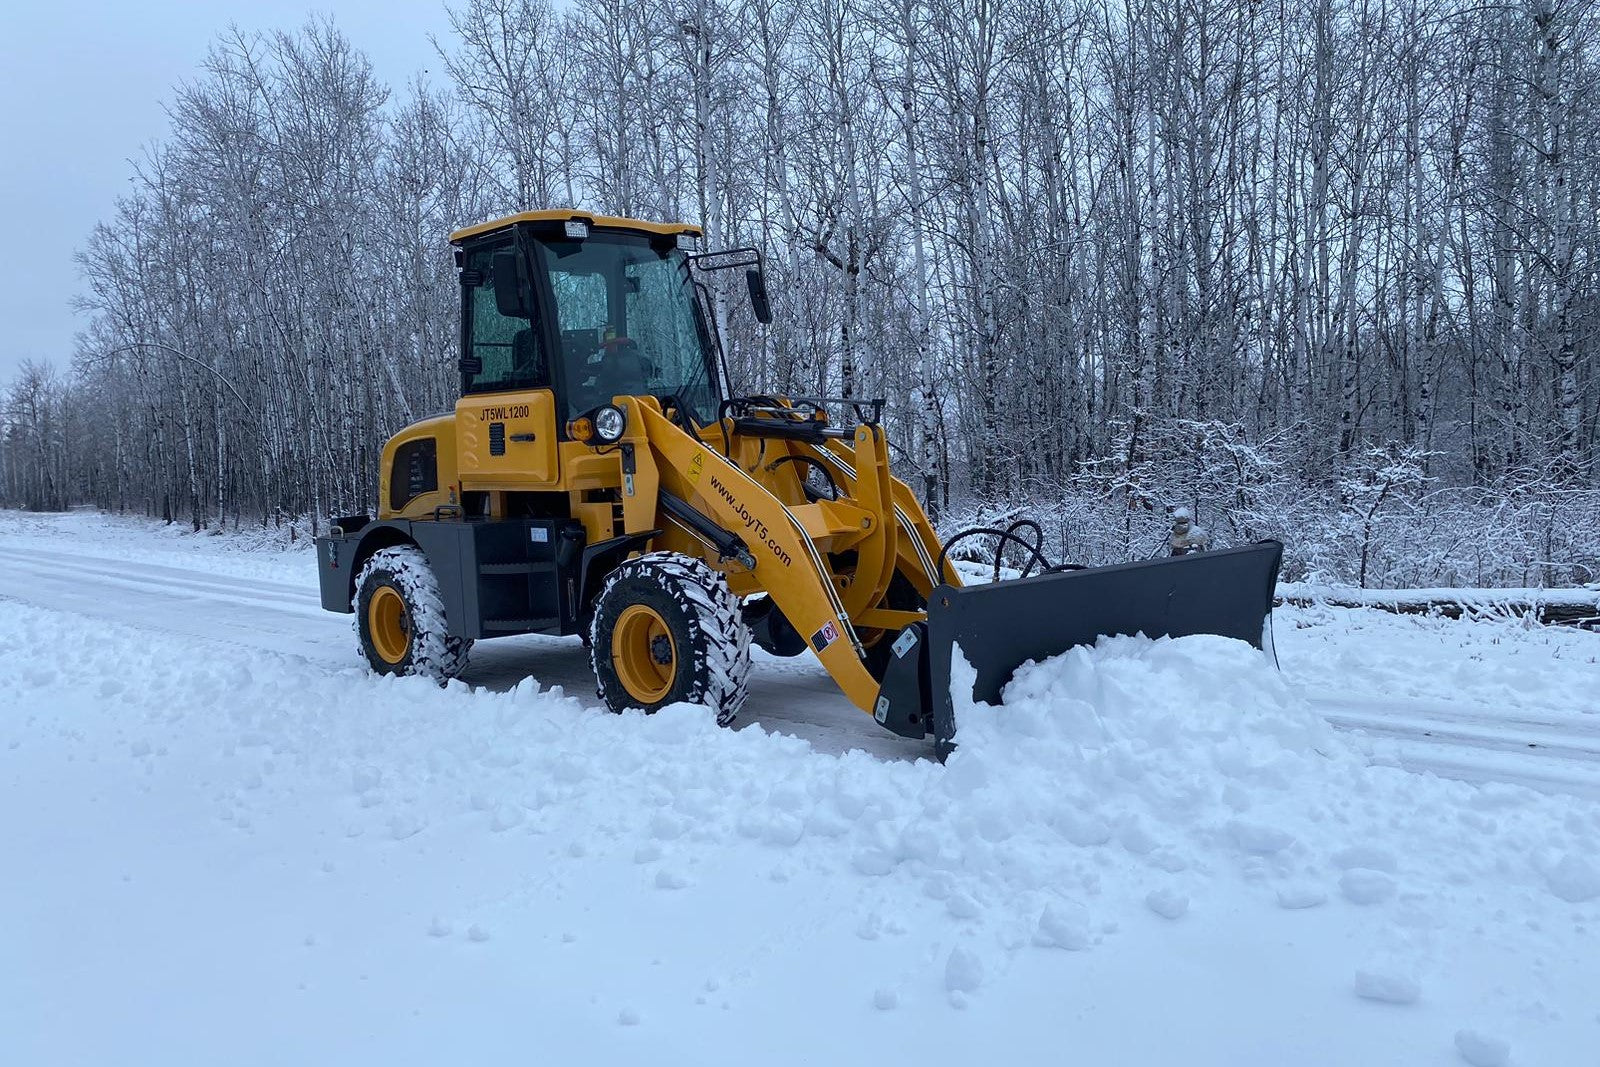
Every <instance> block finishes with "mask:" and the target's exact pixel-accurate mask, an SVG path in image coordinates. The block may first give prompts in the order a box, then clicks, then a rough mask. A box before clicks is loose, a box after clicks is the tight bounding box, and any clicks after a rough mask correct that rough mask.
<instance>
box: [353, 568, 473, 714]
mask: <svg viewBox="0 0 1600 1067" xmlns="http://www.w3.org/2000/svg"><path fill="white" fill-rule="evenodd" d="M350 606H351V607H352V608H354V609H355V613H356V634H357V636H358V637H359V639H360V642H361V654H362V655H363V656H365V657H366V658H367V662H368V663H369V664H371V666H372V669H373V670H374V671H376V672H377V673H379V674H400V675H408V674H414V675H420V676H421V677H424V678H432V679H433V680H434V681H436V682H438V683H439V684H440V685H443V684H444V683H446V682H448V681H449V680H450V679H452V678H454V677H456V676H457V675H459V674H460V673H461V672H462V671H463V670H465V669H466V666H467V654H468V652H469V651H470V650H471V648H472V642H471V641H470V640H469V639H467V638H464V637H452V636H450V628H449V625H448V620H447V619H446V618H445V613H444V596H443V594H442V593H441V592H440V591H439V579H438V578H437V577H436V576H435V575H434V573H433V568H432V567H430V566H428V557H427V556H426V555H424V554H423V552H422V550H421V549H420V548H417V547H416V546H414V545H396V546H394V547H392V548H380V549H378V551H376V552H374V553H373V554H372V555H371V557H369V558H368V559H367V562H366V563H365V564H363V565H362V567H361V573H360V574H358V575H357V576H356V595H355V599H354V600H352V601H351V603H350Z"/></svg>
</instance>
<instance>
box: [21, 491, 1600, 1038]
mask: <svg viewBox="0 0 1600 1067" xmlns="http://www.w3.org/2000/svg"><path fill="white" fill-rule="evenodd" d="M230 540H231V539H229V538H216V537H204V536H200V537H194V536H173V535H171V534H168V533H163V532H152V531H151V530H149V529H148V528H147V527H144V526H142V525H140V524H136V523H131V522H123V521H119V520H111V519H106V518H103V517H99V516H92V515H72V516H67V517H61V518H44V519H40V518H21V517H15V516H10V515H0V564H3V565H4V566H5V567H6V568H7V570H6V572H5V573H6V577H4V578H0V597H4V598H6V599H7V601H8V602H7V603H6V605H5V606H6V609H7V610H6V612H5V613H4V614H3V615H0V678H4V679H5V681H4V683H3V684H4V691H5V692H6V694H7V695H6V699H5V708H6V711H5V714H4V716H3V717H0V731H3V732H0V805H3V806H4V810H6V811H7V812H11V813H22V814H21V816H20V817H16V816H14V817H13V818H11V819H8V820H7V821H6V823H5V824H4V825H5V831H4V836H3V837H0V850H3V853H0V854H3V855H5V856H6V857H7V858H8V864H7V867H8V876H7V877H6V878H4V879H0V914H4V915H5V916H6V917H7V921H6V923H5V924H4V925H3V927H0V958H3V959H6V960H8V961H12V962H13V965H12V966H9V967H6V968H0V1033H4V1034H6V1035H8V1043H9V1044H10V1051H9V1052H8V1059H9V1060H10V1061H11V1062H18V1063H35V1062H38V1063H44V1062H49V1063H75V1062H118V1063H159V1064H163V1065H166V1064H183V1063H204V1062H219V1061H226V1062H229V1063H239V1064H255V1063H261V1064H267V1063H284V1062H305V1063H333V1062H340V1063H349V1062H385V1063H423V1062H431V1063H438V1062H473V1061H496V1062H502V1061H507V1060H511V1059H513V1058H515V1059H533V1060H539V1061H545V1060H549V1061H560V1060H562V1059H575V1060H581V1061H583V1062H600V1063H607V1062H619V1063H621V1062H639V1061H642V1060H644V1059H646V1058H649V1059H650V1060H651V1061H652V1062H665V1063H696V1064H701V1063H707V1064H719V1063H730V1064H731V1063H741V1064H744V1063H750V1062H763V1063H780V1064H781V1063H800V1062H832V1061H842V1062H868V1061H885V1060H887V1061H891V1062H901V1061H907V1060H913V1059H914V1060H917V1061H922V1062H930V1063H934V1064H944V1063H950V1064H958V1063H959V1064H963V1065H965V1064H968V1063H971V1062H973V1061H974V1060H975V1059H977V1058H982V1059H995V1058H1001V1059H1013V1060H1022V1061H1028V1062H1033V1061H1041V1060H1047V1059H1048V1060H1054V1059H1059V1058H1060V1057H1061V1055H1063V1053H1064V1050H1065V1049H1068V1048H1070V1049H1071V1050H1072V1054H1073V1056H1074V1057H1075V1058H1080V1059H1083V1060H1084V1061H1085V1062H1128V1063H1172V1064H1182V1065H1184V1067H1196V1065H1210V1064H1217V1065H1220V1064H1238V1063H1241V1062H1251V1063H1279V1062H1283V1063H1288V1062H1293V1063H1296V1064H1312V1065H1315V1064H1327V1065H1334V1064H1348V1063H1356V1062H1370V1063H1407V1064H1448V1063H1452V1062H1457V1063H1459V1062H1461V1061H1463V1060H1464V1061H1465V1062H1468V1063H1471V1064H1503V1063H1507V1062H1512V1060H1511V1053H1510V1048H1511V1047H1512V1046H1514V1047H1515V1049H1516V1056H1515V1061H1514V1062H1518V1063H1528V1064H1534V1063H1537V1064H1541V1065H1550V1067H1563V1065H1567V1064H1573V1065H1579V1064H1589V1063H1592V1062H1593V1050H1594V1049H1595V1048H1597V1047H1600V1017H1597V1016H1596V1013H1595V1007H1594V1004H1593V990H1594V989H1595V988H1596V987H1597V982H1600V951H1597V949H1600V944H1597V938H1596V933H1595V931H1596V930H1597V929H1600V872H1597V869H1596V867H1595V862H1596V861H1595V857H1597V856H1600V805H1597V804H1596V803H1595V801H1594V800H1593V799H1592V796H1591V795H1590V794H1588V793H1587V792H1586V791H1585V790H1586V788H1587V787H1588V786H1592V785H1595V784H1597V783H1596V782H1595V781H1594V779H1593V778H1585V777H1584V775H1585V774H1586V773H1588V771H1587V770H1586V769H1585V767H1584V766H1583V764H1584V761H1583V760H1582V759H1577V758H1573V757H1571V756H1570V755H1564V756H1556V755H1552V754H1547V753H1543V752H1539V751H1537V750H1535V751H1533V752H1530V753H1511V752H1501V751H1499V750H1493V749H1489V750H1483V749H1480V748H1478V747H1474V746H1471V745H1467V744H1464V743H1459V742H1451V746H1452V747H1453V749H1455V750H1460V751H1463V752H1465V751H1470V752H1473V753H1479V752H1481V751H1487V752H1488V753H1489V755H1490V756H1491V757H1492V759H1489V760H1488V761H1487V763H1486V764H1485V765H1484V766H1481V767H1479V768H1478V770H1479V771H1483V772H1485V773H1489V774H1490V775H1491V777H1492V779H1493V780H1491V781H1488V782H1487V783H1486V784H1481V785H1479V784H1471V783H1468V782H1464V781H1457V780H1451V779H1447V778H1442V777H1439V776H1437V775H1435V774H1431V773H1414V772H1412V771H1408V770H1406V769H1405V768H1404V766H1403V765H1404V764H1405V763H1406V762H1408V761H1412V762H1415V761H1417V760H1419V759H1420V760H1423V761H1424V762H1425V761H1426V760H1427V759H1428V758H1438V753H1437V751H1435V750H1437V749H1439V748H1440V747H1441V746H1439V745H1437V744H1434V743H1433V742H1432V741H1431V740H1430V739H1428V738H1425V737H1421V736H1413V735H1411V734H1404V737H1406V738H1409V740H1408V741H1406V742H1405V743H1407V744H1413V745H1415V746H1418V748H1417V751H1414V752H1410V753H1409V754H1408V753H1405V752H1400V753H1396V752H1395V751H1393V750H1391V748H1390V746H1391V745H1392V744H1398V743H1399V742H1398V741H1396V740H1395V739H1394V738H1390V739H1382V738H1374V737H1372V736H1370V735H1368V734H1365V733H1356V732H1352V731H1350V730H1348V729H1344V728H1342V727H1340V728H1336V726H1335V725H1334V724H1332V723H1330V721H1329V719H1330V717H1332V716H1334V715H1335V713H1336V712H1337V711H1338V709H1344V712H1345V714H1346V715H1347V716H1357V715H1359V716H1364V717H1365V719H1366V720H1369V721H1372V722H1387V721H1389V720H1387V719H1385V718H1384V714H1385V705H1383V704H1382V703H1381V701H1383V700H1385V699H1390V698H1393V699H1397V700H1399V701H1400V702H1401V708H1402V711H1401V712H1400V713H1399V721H1401V722H1408V721H1412V720H1418V719H1426V720H1427V721H1429V722H1435V723H1437V722H1439V721H1443V719H1444V716H1445V713H1447V712H1448V713H1453V714H1456V715H1457V716H1458V717H1460V716H1466V715H1469V714H1470V715H1472V716H1477V717H1478V719H1479V720H1481V721H1479V722H1478V727H1479V732H1480V733H1482V734H1484V735H1486V736H1488V737H1491V738H1507V737H1513V738H1514V737H1518V736H1521V733H1522V731H1523V730H1525V729H1539V730H1543V731H1544V734H1548V735H1550V736H1552V737H1556V736H1559V737H1561V738H1563V739H1564V740H1565V743H1566V744H1567V745H1568V748H1569V749H1570V750H1571V751H1581V750H1584V746H1585V745H1587V744H1588V743H1589V741H1588V740H1587V739H1588V738H1589V737H1590V736H1591V735H1590V734H1588V733H1586V732H1585V731H1586V730H1588V729H1589V728H1590V726H1591V724H1592V723H1593V722H1594V721H1595V720H1594V714H1595V698H1594V696H1593V694H1594V693H1596V692H1600V685H1597V684H1596V683H1597V676H1596V667H1595V663H1594V657H1595V654H1596V650H1597V643H1600V637H1597V636H1596V635H1594V634H1587V633H1581V632H1577V631H1557V630H1544V629H1538V628H1535V629H1526V628H1522V627H1520V626H1518V625H1515V624H1500V623H1495V622H1451V621H1448V620H1436V619H1426V618H1415V617H1395V616H1381V617H1380V613H1377V612H1368V611H1345V612H1340V611H1336V609H1328V608H1318V609H1305V610H1301V611H1291V610H1286V611H1283V612H1280V613H1279V615H1278V626H1277V635H1278V642H1277V644H1278V650H1279V655H1280V659H1281V662H1282V666H1283V670H1282V671H1278V670H1275V669H1273V668H1272V666H1271V664H1270V663H1269V662H1268V661H1266V659H1265V658H1264V657H1263V656H1262V655H1261V654H1259V653H1257V652H1255V651H1254V650H1252V649H1249V648H1248V647H1246V646H1244V645H1241V644H1238V643H1235V642H1229V641H1226V640H1223V639H1220V638H1211V637H1194V638H1184V639H1182V640H1177V641H1170V640H1164V641H1148V640H1144V639H1129V638H1123V639H1114V640H1108V641H1104V642H1102V643H1101V645H1100V646H1099V647H1097V648H1093V649H1077V650H1074V651H1072V652H1070V653H1068V654H1067V655H1065V656H1062V657H1058V658H1057V659H1054V660H1052V661H1049V662H1047V663H1044V664H1038V665H1033V666H1030V667H1028V668H1025V669H1024V670H1022V671H1021V672H1019V674H1018V675H1017V677H1016V678H1015V679H1014V681H1013V682H1012V684H1011V686H1010V688H1009V689H1008V691H1007V693H1006V706H1005V707H1003V708H997V709H991V708H989V707H987V706H984V705H980V706H976V707H972V706H967V707H963V708H960V709H958V717H959V719H960V721H961V724H962V729H961V736H960V741H961V747H960V748H959V749H958V751H957V752H956V753H955V755H954V756H953V757H952V759H951V761H950V763H949V764H948V765H947V766H945V767H940V766H938V765H937V764H934V763H933V762H931V761H930V760H928V759H926V758H924V757H925V756H926V754H927V751H926V747H925V746H918V745H914V744H910V743H900V742H898V740H897V739H894V738H887V739H882V740H880V739H878V738H877V737H876V735H874V734H872V733H870V732H868V731H866V730H864V729H858V727H857V725H856V724H857V721H858V720H861V721H862V722H863V723H864V725H865V726H866V727H871V723H870V721H869V720H867V717H866V716H863V715H861V714H860V713H859V712H855V711H853V710H851V709H848V708H842V707H841V704H842V702H841V701H840V700H839V698H838V697H837V695H836V694H832V693H831V692H830V689H829V685H828V683H827V679H826V677H825V676H820V675H819V674H818V673H817V672H816V670H815V668H813V667H810V666H808V665H805V664H802V663H799V662H792V663H778V662H775V661H772V660H770V659H760V658H758V662H757V665H756V670H755V672H754V674H753V676H752V680H751V697H750V704H749V705H748V706H747V709H746V716H745V717H746V718H747V719H748V720H750V724H749V725H747V726H745V727H744V728H742V729H738V730H727V729H719V728H717V727H716V726H715V725H714V724H713V723H712V722H711V721H710V719H709V716H708V714H707V713H706V712H705V711H704V709H700V708H696V707H689V706H679V707H674V708H669V709H666V710H665V711H663V712H661V713H660V714H658V715H655V716H651V717H645V716H641V715H622V716H613V715H610V714H608V713H604V712H602V711H599V710H597V709H596V708H595V706H594V700H593V697H592V695H591V694H592V691H593V683H592V680H590V681H588V682H587V683H586V684H585V682H584V680H583V678H582V675H581V674H580V673H579V672H578V670H577V669H576V668H575V666H574V664H575V663H579V662H581V652H582V650H581V648H578V646H577V642H575V641H573V642H554V641H537V640H522V641H513V642H507V643H506V650H505V651H503V652H502V651H498V650H496V649H495V648H494V647H493V646H494V645H496V644H499V643H498V642H495V643H487V644H484V645H480V646H479V647H478V648H475V649H474V652H473V655H474V663H475V667H474V668H473V669H471V670H469V672H468V676H467V680H466V681H465V682H455V683H452V684H451V685H450V686H449V687H447V688H445V689H439V688H437V687H435V686H433V685H431V684H429V683H427V682H424V681H422V680H419V679H392V678H379V677H374V676H372V675H370V674H368V673H366V672H365V671H364V670H363V669H362V668H361V667H360V666H359V665H358V664H357V663H356V662H355V661H354V659H353V658H352V654H351V651H350V641H349V629H348V625H349V622H348V619H347V618H346V617H341V616H334V615H328V614H325V613H320V612H319V611H317V610H316V593H315V586H314V574H313V571H312V568H311V559H310V556H309V554H307V553H305V552H303V551H294V550H282V549H274V548H262V549H260V550H241V548H239V547H238V546H237V545H235V546H233V547H229V542H230ZM302 607H308V608H309V609H310V610H306V611H302V610H301V608H302ZM324 645H325V646H326V647H324ZM569 646H570V647H569ZM1408 655H1409V656H1410V657H1411V659H1412V674H1414V675H1418V676H1420V677H1416V678H1414V679H1411V680H1409V681H1408V682H1407V683H1406V684H1405V685H1403V686H1402V685H1401V684H1400V679H1401V676H1402V674H1401V666H1400V665H1401V663H1402V661H1403V660H1405V658H1406V657H1407V656H1408ZM480 656H482V658H481V659H480ZM529 671H532V672H534V674H535V675H536V676H538V678H539V679H540V681H535V680H534V679H531V678H527V679H524V678H523V677H522V676H523V675H525V674H526V673H527V672H529ZM541 681H542V682H543V683H544V684H541ZM552 682H553V683H556V684H555V685H554V686H552V685H551V684H550V683H552ZM1508 692H1514V693H1515V694H1516V700H1515V702H1514V703H1509V702H1507V701H1506V699H1505V694H1506V693H1508ZM1585 693H1586V694H1587V695H1586V696H1581V697H1580V696H1579V695H1580V694H1585ZM579 694H581V698H580V696H579ZM1425 712H1426V714H1424V713H1425ZM1544 734H1541V736H1544ZM1429 752H1432V753H1433V756H1432V757H1430V756H1429V755H1428V753H1429ZM1558 761H1559V764H1560V767H1559V773H1557V771H1556V770H1553V769H1550V768H1548V767H1546V765H1547V764H1556V763H1557V762H1558ZM1590 769H1592V768H1590ZM1530 782H1531V783H1533V784H1535V785H1538V786H1539V787H1540V788H1539V789H1533V788H1529V783H1530ZM1152 1020H1159V1025H1153V1024H1152Z"/></svg>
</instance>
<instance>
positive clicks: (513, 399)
mask: <svg viewBox="0 0 1600 1067" xmlns="http://www.w3.org/2000/svg"><path fill="white" fill-rule="evenodd" d="M497 255H499V256H502V257H504V256H508V255H520V253H519V252H517V250H516V245H515V242H514V240H513V239H512V237H511V235H505V236H503V237H499V238H497V239H494V240H491V241H486V242H483V243H480V244H477V245H475V246H472V247H470V248H467V249H465V250H464V257H463V262H462V270H461V318H462V333H463V336H462V354H463V357H464V358H463V363H462V376H461V391H462V396H461V399H460V400H458V401H457V402H456V419H455V423H456V456H457V462H458V463H459V464H460V472H461V486H462V489H463V490H467V491H470V490H473V489H548V488H554V487H555V485H556V482H557V481H558V480H559V478H560V468H559V465H558V463H557V448H556V445H557V440H556V435H557V431H556V404H555V393H554V391H553V387H554V383H555V379H554V377H553V376H552V373H551V366H552V360H551V358H550V354H549V352H548V351H547V343H546V333H545V329H544V324H543V323H541V322H539V321H538V319H537V311H536V310H534V309H536V308H537V303H536V302H535V301H534V300H533V299H532V294H531V293H529V294H527V299H526V300H525V301H524V303H525V305H526V307H527V308H528V309H530V314H528V315H524V316H516V315H507V314H503V313H502V312H501V310H500V305H499V302H498V300H497V299H496V296H495V283H494V261H495V257H496V256H497Z"/></svg>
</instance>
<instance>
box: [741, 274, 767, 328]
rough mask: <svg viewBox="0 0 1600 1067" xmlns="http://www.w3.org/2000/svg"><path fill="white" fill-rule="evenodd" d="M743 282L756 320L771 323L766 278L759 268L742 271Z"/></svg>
mask: <svg viewBox="0 0 1600 1067" xmlns="http://www.w3.org/2000/svg"><path fill="white" fill-rule="evenodd" d="M744 284H745V286H746V287H748V288H749V290H750V306H751V307H752V308H754V309H755V313H756V321H757V322H761V323H766V324H768V325H770V324H771V323H772V304H771V302H770V301H768V300H767V278H766V275H764V274H762V273H761V270H760V268H756V269H754V270H747V271H745V272H744Z"/></svg>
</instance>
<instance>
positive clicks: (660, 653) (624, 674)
mask: <svg viewBox="0 0 1600 1067" xmlns="http://www.w3.org/2000/svg"><path fill="white" fill-rule="evenodd" d="M611 663H612V665H613V666H615V667H616V670H617V677H618V678H619V679H621V681H622V687H623V688H624V689H626V690H627V691H628V695H629V696H630V697H632V698H633V699H634V700H637V701H638V702H639V703H640V704H654V703H656V702H657V701H659V700H660V699H661V698H662V697H665V696H666V695H667V693H668V692H669V691H670V690H671V689H672V683H673V681H675V680H676V679H677V677H678V647H677V645H676V644H675V643H674V642H673V640H672V631H671V630H668V629H667V621H666V620H665V619H663V618H662V617H661V616H660V614H658V613H657V612H656V610H655V609H654V608H650V607H646V606H645V605H643V604H630V605H628V607H626V608H624V609H623V612H622V614H621V615H620V616H619V617H618V618H617V625H616V626H615V627H614V628H613V629H612V631H611Z"/></svg>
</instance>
